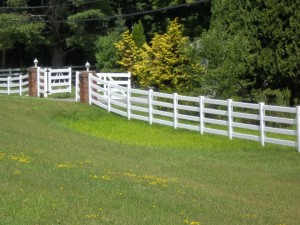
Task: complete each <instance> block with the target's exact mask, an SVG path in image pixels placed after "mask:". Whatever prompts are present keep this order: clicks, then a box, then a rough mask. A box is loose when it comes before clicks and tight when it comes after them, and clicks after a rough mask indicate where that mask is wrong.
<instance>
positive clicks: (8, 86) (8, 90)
mask: <svg viewBox="0 0 300 225" xmlns="http://www.w3.org/2000/svg"><path fill="white" fill-rule="evenodd" d="M7 94H8V95H9V94H10V76H8V77H7Z"/></svg>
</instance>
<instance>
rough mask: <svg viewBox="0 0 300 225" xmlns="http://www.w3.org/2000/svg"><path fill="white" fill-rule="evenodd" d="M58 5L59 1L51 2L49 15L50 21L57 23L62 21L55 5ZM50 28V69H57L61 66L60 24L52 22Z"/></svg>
mask: <svg viewBox="0 0 300 225" xmlns="http://www.w3.org/2000/svg"><path fill="white" fill-rule="evenodd" d="M58 4H59V0H52V1H51V5H52V7H51V14H50V18H51V20H52V21H57V20H61V19H63V16H62V9H61V8H59V7H58V6H57V5H58ZM50 27H51V31H52V32H51V36H52V41H53V42H52V46H51V47H52V49H51V52H52V67H54V68H58V67H62V66H63V41H62V39H63V37H62V35H61V33H62V32H63V31H62V23H57V22H52V23H50Z"/></svg>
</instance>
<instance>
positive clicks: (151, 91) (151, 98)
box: [148, 89, 153, 124]
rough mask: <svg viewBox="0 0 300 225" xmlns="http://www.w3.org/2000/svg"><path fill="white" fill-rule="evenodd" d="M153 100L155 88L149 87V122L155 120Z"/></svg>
mask: <svg viewBox="0 0 300 225" xmlns="http://www.w3.org/2000/svg"><path fill="white" fill-rule="evenodd" d="M152 100H153V90H152V89H149V93H148V104H149V105H148V109H149V124H152V122H153V106H152Z"/></svg>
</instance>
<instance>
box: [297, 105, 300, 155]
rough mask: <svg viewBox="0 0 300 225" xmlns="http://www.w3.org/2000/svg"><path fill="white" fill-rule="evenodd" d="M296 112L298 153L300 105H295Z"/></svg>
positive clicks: (298, 146) (299, 147) (299, 144)
mask: <svg viewBox="0 0 300 225" xmlns="http://www.w3.org/2000/svg"><path fill="white" fill-rule="evenodd" d="M296 113H297V116H296V118H297V148H298V152H299V153H300V106H297V107H296Z"/></svg>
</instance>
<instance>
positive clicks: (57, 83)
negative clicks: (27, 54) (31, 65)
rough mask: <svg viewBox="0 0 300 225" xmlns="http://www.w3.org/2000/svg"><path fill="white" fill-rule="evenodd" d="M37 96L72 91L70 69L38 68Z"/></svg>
mask: <svg viewBox="0 0 300 225" xmlns="http://www.w3.org/2000/svg"><path fill="white" fill-rule="evenodd" d="M37 74H38V75H37V76H38V79H37V80H38V81H37V86H38V96H40V95H43V96H44V97H47V96H48V95H51V94H58V93H71V92H72V89H71V88H72V69H71V67H69V68H67V69H51V68H38V71H37Z"/></svg>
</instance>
